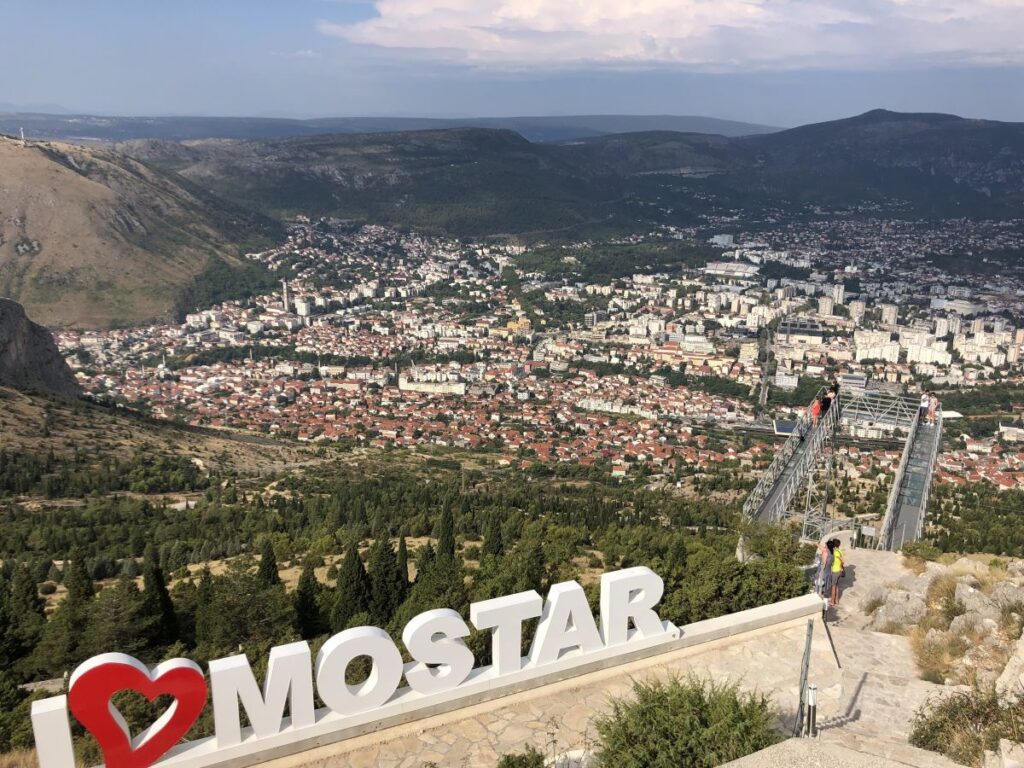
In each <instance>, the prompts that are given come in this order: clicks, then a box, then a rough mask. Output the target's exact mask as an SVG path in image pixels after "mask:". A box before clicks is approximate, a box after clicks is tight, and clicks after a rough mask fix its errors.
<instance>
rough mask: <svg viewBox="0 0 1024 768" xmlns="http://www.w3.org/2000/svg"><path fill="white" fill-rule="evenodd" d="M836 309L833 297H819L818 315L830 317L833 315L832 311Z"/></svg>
mask: <svg viewBox="0 0 1024 768" xmlns="http://www.w3.org/2000/svg"><path fill="white" fill-rule="evenodd" d="M834 309H835V302H834V301H832V297H831V296H819V297H818V314H819V315H823V316H825V317H828V316H830V315H831V314H832V310H834Z"/></svg>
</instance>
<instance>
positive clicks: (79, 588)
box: [64, 551, 96, 603]
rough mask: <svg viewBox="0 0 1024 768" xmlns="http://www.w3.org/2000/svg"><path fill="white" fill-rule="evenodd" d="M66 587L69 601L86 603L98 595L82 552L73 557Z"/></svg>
mask: <svg viewBox="0 0 1024 768" xmlns="http://www.w3.org/2000/svg"><path fill="white" fill-rule="evenodd" d="M65 567H67V566H65ZM64 586H66V587H67V588H68V599H69V600H74V601H76V602H81V603H86V602H88V601H89V600H90V599H91V598H92V597H93V595H95V594H96V589H95V587H94V586H93V583H92V577H91V576H90V575H89V569H88V568H86V565H85V558H84V557H82V553H81V552H80V551H78V552H75V553H73V554H72V556H71V571H70V573H68V575H67V577H66V578H65V579H64Z"/></svg>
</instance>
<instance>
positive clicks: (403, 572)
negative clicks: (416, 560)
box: [396, 536, 409, 600]
mask: <svg viewBox="0 0 1024 768" xmlns="http://www.w3.org/2000/svg"><path fill="white" fill-rule="evenodd" d="M396 567H397V569H398V578H399V579H400V580H401V582H402V600H405V598H407V597H408V596H409V549H408V548H407V547H406V545H405V536H399V537H398V560H397V563H396Z"/></svg>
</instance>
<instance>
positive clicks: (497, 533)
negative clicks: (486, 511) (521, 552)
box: [480, 515, 505, 555]
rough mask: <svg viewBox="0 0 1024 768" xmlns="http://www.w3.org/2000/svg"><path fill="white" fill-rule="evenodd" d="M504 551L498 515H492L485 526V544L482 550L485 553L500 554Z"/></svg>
mask: <svg viewBox="0 0 1024 768" xmlns="http://www.w3.org/2000/svg"><path fill="white" fill-rule="evenodd" d="M504 551H505V546H504V542H502V540H501V526H500V525H498V517H497V515H491V516H490V518H489V519H488V520H487V525H486V526H485V527H484V545H483V547H481V549H480V552H481V553H482V554H484V555H500V554H501V553H502V552H504Z"/></svg>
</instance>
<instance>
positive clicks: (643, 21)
mask: <svg viewBox="0 0 1024 768" xmlns="http://www.w3.org/2000/svg"><path fill="white" fill-rule="evenodd" d="M374 5H375V8H376V11H377V16H375V17H374V18H371V19H366V20H362V21H358V22H352V23H336V22H331V21H320V22H318V25H317V26H318V29H319V30H320V32H321V33H323V34H325V35H328V36H332V37H338V38H342V39H344V40H347V41H349V42H351V43H358V44H364V45H371V46H378V47H381V48H385V49H402V50H406V51H419V52H420V53H421V54H422V55H426V56H431V57H435V58H445V59H454V60H459V61H464V62H470V63H474V64H478V65H482V66H499V67H500V66H513V67H517V68H519V67H551V66H555V67H561V66H576V65H593V64H598V65H608V66H635V65H638V64H641V65H642V64H669V65H685V66H690V67H694V68H701V69H710V70H718V71H741V70H746V69H750V68H756V69H800V68H806V67H834V68H857V69H872V68H877V67H882V66H888V65H891V64H894V63H910V64H913V65H922V64H923V65H927V64H943V63H947V62H948V63H953V62H956V63H958V64H963V63H964V62H967V63H977V64H987V65H991V64H992V63H993V62H996V63H1002V64H1019V63H1024V46H1021V45H1020V42H1019V41H1020V39H1021V36H1022V34H1024V0H630V2H622V0H377V1H376V3H375V4H374Z"/></svg>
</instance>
